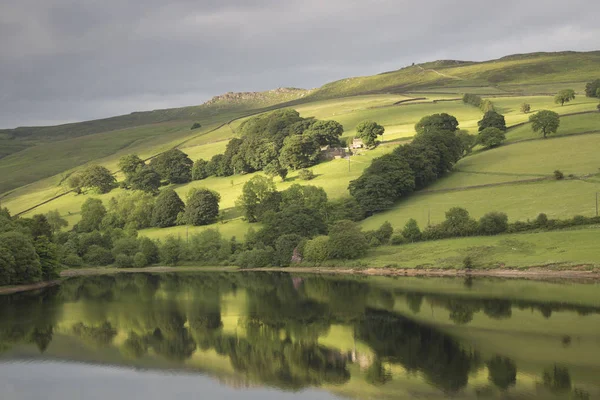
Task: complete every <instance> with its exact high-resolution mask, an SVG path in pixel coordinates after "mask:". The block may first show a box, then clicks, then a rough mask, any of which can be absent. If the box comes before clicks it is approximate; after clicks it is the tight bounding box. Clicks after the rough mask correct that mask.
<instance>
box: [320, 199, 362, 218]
mask: <svg viewBox="0 0 600 400" xmlns="http://www.w3.org/2000/svg"><path fill="white" fill-rule="evenodd" d="M326 217H327V222H328V223H333V222H336V221H341V220H343V219H347V220H350V221H354V222H358V221H362V220H363V219H365V210H363V209H362V207H361V206H360V204H358V201H356V199H355V198H353V197H344V198H341V199H336V200H332V201H329V202H327V213H326Z"/></svg>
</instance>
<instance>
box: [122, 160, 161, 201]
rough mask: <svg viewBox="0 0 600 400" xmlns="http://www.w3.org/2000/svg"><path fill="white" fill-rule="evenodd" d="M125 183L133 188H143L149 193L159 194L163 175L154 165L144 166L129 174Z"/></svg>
mask: <svg viewBox="0 0 600 400" xmlns="http://www.w3.org/2000/svg"><path fill="white" fill-rule="evenodd" d="M125 183H126V184H127V185H128V186H129V187H130V188H131V189H132V190H141V191H144V192H147V193H151V194H157V193H158V188H159V187H160V184H161V177H160V174H159V173H158V172H156V171H155V170H154V169H153V168H152V167H150V166H143V167H141V168H138V169H137V170H136V171H135V172H134V173H132V174H131V175H130V176H128V177H127V180H126V181H125Z"/></svg>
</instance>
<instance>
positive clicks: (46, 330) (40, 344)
mask: <svg viewBox="0 0 600 400" xmlns="http://www.w3.org/2000/svg"><path fill="white" fill-rule="evenodd" d="M53 334H54V327H53V326H52V325H46V326H42V327H35V328H34V329H33V332H31V336H30V338H31V341H32V342H33V343H35V345H36V346H37V348H38V349H39V350H40V353H43V352H45V351H46V349H47V348H48V346H49V345H50V342H52V337H53Z"/></svg>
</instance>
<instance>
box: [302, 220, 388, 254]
mask: <svg viewBox="0 0 600 400" xmlns="http://www.w3.org/2000/svg"><path fill="white" fill-rule="evenodd" d="M390 236H391V235H390ZM368 247H369V244H368V243H367V239H366V238H365V235H364V233H363V232H362V230H361V228H360V227H359V226H358V225H357V224H356V223H355V222H352V221H337V222H335V223H334V224H333V225H331V226H330V227H329V257H330V258H334V259H343V260H351V259H356V258H359V257H362V256H364V255H365V254H366V253H367V250H368ZM305 251H306V250H305Z"/></svg>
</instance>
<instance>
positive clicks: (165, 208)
mask: <svg viewBox="0 0 600 400" xmlns="http://www.w3.org/2000/svg"><path fill="white" fill-rule="evenodd" d="M184 208H185V204H183V201H182V200H181V198H180V197H179V195H178V194H177V193H176V192H175V191H174V190H173V189H165V190H163V191H161V192H160V194H159V195H158V197H157V198H156V201H155V203H154V210H153V212H152V226H157V227H159V228H167V227H169V226H174V225H175V224H176V222H177V216H178V215H179V213H182V212H183V210H184Z"/></svg>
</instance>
